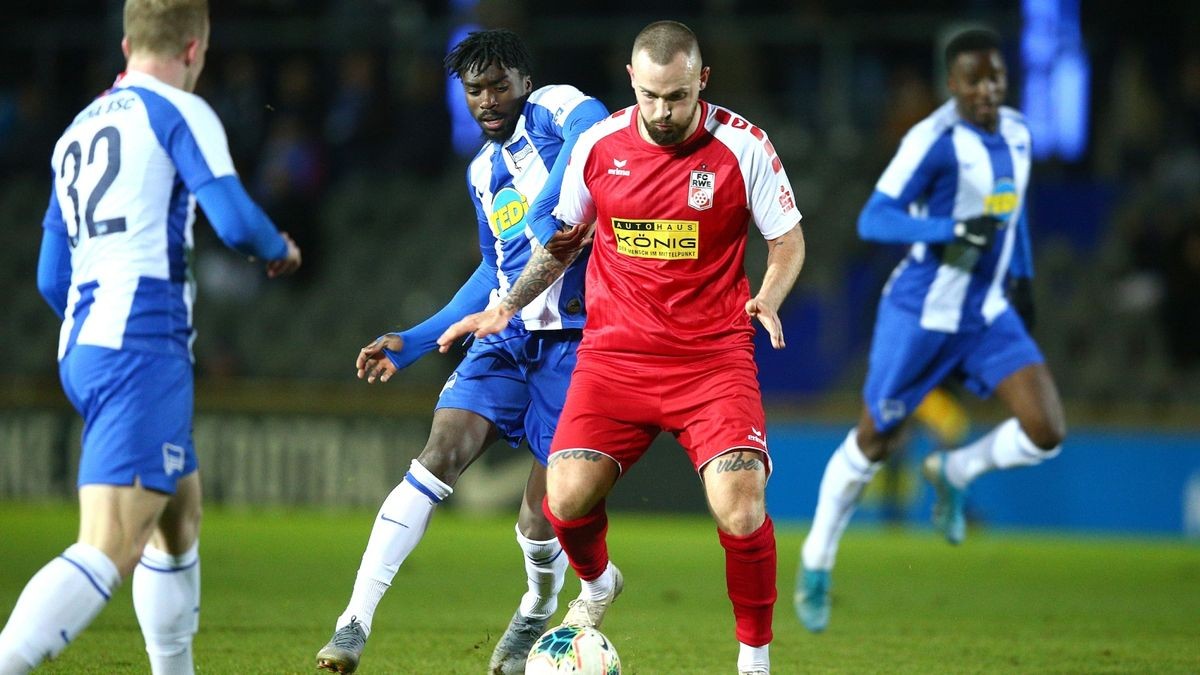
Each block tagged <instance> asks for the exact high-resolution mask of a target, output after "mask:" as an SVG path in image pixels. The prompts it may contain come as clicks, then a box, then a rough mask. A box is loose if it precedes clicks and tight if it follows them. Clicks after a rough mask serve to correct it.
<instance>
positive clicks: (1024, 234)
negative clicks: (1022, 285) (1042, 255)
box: [1008, 209, 1033, 279]
mask: <svg viewBox="0 0 1200 675" xmlns="http://www.w3.org/2000/svg"><path fill="white" fill-rule="evenodd" d="M1026 213H1027V212H1026V211H1025V209H1021V217H1020V218H1018V219H1017V239H1016V242H1015V245H1014V246H1013V256H1012V262H1011V263H1010V264H1009V266H1008V273H1009V274H1010V275H1011V276H1014V277H1017V278H1020V279H1032V278H1033V246H1032V245H1031V244H1030V241H1029V219H1028V217H1026V215H1025V214H1026Z"/></svg>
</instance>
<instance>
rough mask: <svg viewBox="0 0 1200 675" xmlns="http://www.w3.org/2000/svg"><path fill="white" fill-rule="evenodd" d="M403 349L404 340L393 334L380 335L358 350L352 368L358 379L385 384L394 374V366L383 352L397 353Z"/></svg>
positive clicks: (395, 370)
mask: <svg viewBox="0 0 1200 675" xmlns="http://www.w3.org/2000/svg"><path fill="white" fill-rule="evenodd" d="M403 347H404V338H402V337H400V336H399V335H396V334H395V333H388V334H386V335H380V336H379V337H377V338H375V340H373V341H372V342H371V344H369V345H367V346H366V347H363V348H362V349H360V350H358V358H357V359H355V361H354V366H355V367H356V368H358V379H360V380H366V381H367V382H368V383H371V384H374V382H375V381H376V380H379V381H380V382H387V381H388V380H390V379H392V376H393V375H395V374H396V372H397V369H396V366H395V365H393V364H392V361H391V359H389V358H388V357H387V354H384V353H383V350H385V349H390V350H391V351H394V352H398V351H400V350H401V349H402V348H403Z"/></svg>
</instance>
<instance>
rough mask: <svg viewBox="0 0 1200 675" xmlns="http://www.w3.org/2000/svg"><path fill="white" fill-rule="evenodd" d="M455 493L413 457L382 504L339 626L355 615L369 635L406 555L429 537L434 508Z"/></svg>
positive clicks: (338, 623)
mask: <svg viewBox="0 0 1200 675" xmlns="http://www.w3.org/2000/svg"><path fill="white" fill-rule="evenodd" d="M453 492H454V488H452V487H450V486H449V485H446V484H445V483H443V482H442V481H441V480H439V479H438V478H437V476H434V475H433V474H432V473H431V472H430V471H429V469H426V468H425V467H424V466H422V465H421V463H420V462H418V461H417V460H415V459H414V460H413V461H412V464H410V465H409V468H408V473H406V474H404V480H403V481H401V482H400V484H399V485H397V486H396V487H395V489H393V490H392V492H391V494H389V495H388V496H387V499H385V500H383V506H381V507H379V515H378V516H377V517H376V518H375V526H374V527H372V528H371V538H370V539H368V540H367V548H366V550H365V551H363V557H362V563H361V564H360V565H359V567H358V576H357V577H356V578H355V580H354V591H353V592H352V593H351V594H350V604H348V605H347V606H346V611H344V612H342V615H341V616H340V617H338V620H337V625H336V626H335V629H336V628H341V627H342V626H345V625H346V624H348V623H350V619H352V618H357V619H358V621H359V623H360V624H362V628H363V630H364V631H365V632H366V633H367V635H370V634H371V620H372V619H373V618H374V616H375V608H376V607H378V606H379V601H380V600H381V599H382V598H383V594H384V593H385V592H387V589H388V588H389V587H390V586H391V585H392V579H393V578H394V577H395V576H396V572H398V571H399V570H400V565H401V564H402V563H403V562H404V559H405V558H407V557H408V554H410V553H412V552H413V549H415V548H416V547H417V544H419V543H420V542H421V537H423V536H425V530H426V529H427V528H428V527H429V520H430V518H432V517H433V509H434V507H435V506H437V505H438V504H440V503H441V502H442V500H444V499H445V498H446V497H449V496H450V495H451V493H453Z"/></svg>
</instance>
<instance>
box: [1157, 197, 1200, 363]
mask: <svg viewBox="0 0 1200 675" xmlns="http://www.w3.org/2000/svg"><path fill="white" fill-rule="evenodd" d="M1165 251H1166V256H1165V260H1164V261H1163V262H1164V265H1163V267H1164V269H1163V272H1164V274H1163V281H1164V289H1163V291H1164V292H1163V303H1162V316H1163V325H1164V327H1165V328H1166V336H1167V345H1168V347H1169V348H1170V352H1171V358H1172V361H1173V365H1174V366H1175V367H1176V368H1178V369H1180V370H1182V371H1184V372H1182V373H1179V375H1182V376H1187V375H1189V374H1191V375H1194V374H1195V372H1196V368H1197V366H1200V202H1195V201H1194V202H1192V203H1191V205H1190V208H1189V209H1188V211H1187V212H1186V214H1185V215H1184V220H1183V222H1182V223H1180V227H1179V228H1178V230H1177V231H1176V232H1174V233H1173V235H1172V236H1171V238H1170V239H1169V240H1168V242H1167V246H1166V248H1165Z"/></svg>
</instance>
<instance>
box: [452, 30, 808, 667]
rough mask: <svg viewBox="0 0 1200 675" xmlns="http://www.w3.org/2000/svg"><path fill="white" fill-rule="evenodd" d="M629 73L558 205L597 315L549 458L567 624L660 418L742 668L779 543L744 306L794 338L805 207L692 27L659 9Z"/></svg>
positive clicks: (608, 593) (537, 276)
mask: <svg viewBox="0 0 1200 675" xmlns="http://www.w3.org/2000/svg"><path fill="white" fill-rule="evenodd" d="M627 70H628V71H629V76H630V81H631V83H632V85H633V89H634V92H635V93H636V95H637V104H636V105H634V106H630V107H628V108H625V109H624V110H620V111H618V112H617V113H615V114H613V115H612V116H611V117H609V118H607V119H605V120H602V121H601V122H598V123H597V124H596V125H595V126H593V127H592V128H591V129H589V130H588V131H587V132H585V133H584V134H583V135H582V136H580V138H579V141H578V142H577V144H576V146H575V149H574V151H573V152H572V154H571V160H570V165H569V166H568V168H567V172H566V175H565V177H564V179H563V186H562V191H561V193H560V200H559V204H558V207H557V209H556V210H555V215H556V216H557V217H558V218H559V219H560V220H561V221H563V222H564V223H566V224H567V225H576V226H579V227H576V228H574V229H573V230H568V231H564V232H562V233H559V238H560V240H561V239H567V238H573V239H582V238H583V235H581V234H579V232H578V231H579V230H580V228H587V227H589V226H593V227H594V229H593V230H591V231H590V233H589V234H590V236H592V237H594V240H593V244H592V245H593V249H592V254H591V260H590V262H589V265H588V269H587V283H586V297H587V305H588V319H587V323H586V325H585V327H584V332H583V341H582V343H581V344H580V346H579V351H578V355H579V358H578V364H577V365H576V368H575V372H574V374H573V376H572V379H571V385H570V388H569V389H568V392H567V401H566V405H565V408H564V409H563V412H562V417H561V418H560V419H559V423H558V429H557V431H556V433H555V435H554V441H553V444H552V446H551V455H550V461H549V465H548V469H547V496H546V502H545V511H546V515H547V517H548V518H549V520H550V522H551V524H552V525H553V526H554V530H555V533H556V534H557V535H558V538H559V540H560V541H561V543H562V546H563V549H564V550H566V552H567V556H568V558H569V559H570V562H571V566H572V567H573V568H574V569H575V572H576V573H577V574H578V575H579V578H580V579H581V581H582V586H583V588H582V591H581V592H580V595H579V598H577V599H576V600H574V601H572V602H571V606H570V609H568V611H567V615H566V617H565V618H564V621H563V622H564V623H568V624H576V625H591V626H599V625H600V622H601V620H602V619H603V617H604V614H605V612H606V611H607V609H608V606H609V605H610V604H611V603H612V601H613V599H615V598H616V596H617V595H618V594H619V593H620V592H621V589H622V586H623V579H622V577H621V573H620V571H619V570H618V569H617V568H616V567H615V566H614V565H613V564H612V563H611V562H610V561H609V558H608V548H607V543H606V540H605V535H606V532H607V529H608V518H607V515H606V512H605V507H604V499H605V497H606V496H607V495H608V493H609V491H610V490H611V489H612V487H613V484H614V483H615V482H616V480H617V478H618V477H619V476H620V475H621V473H622V472H624V471H625V470H627V469H628V468H629V467H630V466H632V465H633V464H634V463H635V462H636V461H637V460H638V459H639V458H640V457H641V456H642V455H643V454H644V453H645V451H646V450H647V448H648V447H649V445H650V443H651V441H653V440H654V437H655V436H657V435H658V434H659V432H661V431H667V432H670V433H671V434H673V435H674V436H675V437H676V438H677V439H678V440H679V443H680V444H681V445H682V446H683V448H684V449H685V450H686V452H687V454H688V456H689V457H690V458H691V460H692V463H693V465H694V466H695V467H696V471H697V472H698V473H699V474H700V477H701V479H702V480H703V483H704V490H705V495H706V497H707V500H708V505H709V508H710V510H711V511H712V514H713V517H714V519H715V520H716V524H717V533H718V536H719V537H720V541H721V545H722V546H723V547H724V548H725V575H726V585H727V588H728V592H729V599H730V601H731V602H732V603H733V613H734V618H735V622H736V630H735V633H736V636H737V639H738V641H739V643H740V644H741V646H740V652H739V654H738V661H737V666H738V672H739V673H742V674H765V673H768V672H769V671H770V659H769V654H768V647H769V644H770V642H771V615H772V611H773V608H774V604H775V596H776V590H775V578H776V564H775V559H776V556H775V531H774V527H773V525H772V523H771V519H770V517H769V516H768V515H767V513H766V500H765V488H766V482H767V475H768V473H769V471H770V457H769V455H768V454H767V440H766V433H765V429H766V426H765V417H764V413H763V407H762V396H761V394H760V392H759V386H758V379H757V372H758V370H757V367H756V366H755V363H754V347H753V342H752V338H753V335H754V326H753V323H752V322H751V317H756V318H757V319H758V320H759V322H761V323H762V324H763V326H764V327H765V328H766V329H767V331H768V332H769V333H770V336H771V344H772V346H774V347H775V348H776V349H781V348H782V347H783V346H784V340H783V332H782V329H781V327H780V323H779V316H778V309H779V306H780V303H782V302H783V299H784V297H785V296H786V295H787V293H788V292H789V291H790V290H791V287H792V285H793V283H795V280H796V276H797V275H798V274H799V272H800V268H801V266H802V265H803V262H804V236H803V233H802V231H801V228H800V213H799V211H797V210H796V204H795V201H794V199H793V197H792V188H791V185H790V184H789V183H788V179H787V175H786V173H785V172H784V170H783V166H782V164H781V163H780V161H779V158H778V156H777V155H776V154H775V149H774V148H773V147H772V145H771V142H770V141H769V140H768V139H767V136H766V134H765V133H763V131H762V130H761V129H759V128H758V127H756V126H754V125H752V124H750V123H749V122H747V121H746V120H745V119H743V118H741V117H739V116H738V115H736V114H735V113H733V112H731V111H729V110H727V109H725V108H721V107H719V106H716V105H713V104H710V103H708V102H705V101H702V100H700V92H701V90H703V89H704V87H705V86H706V85H707V83H708V77H709V69H708V67H706V66H704V65H703V63H702V61H701V57H700V48H699V45H698V43H697V42H696V37H695V35H694V34H693V33H692V31H691V30H689V29H688V28H687V27H686V26H684V25H683V24H680V23H677V22H674V21H660V22H656V23H653V24H650V25H649V26H647V27H646V28H645V29H643V30H642V32H641V33H639V34H638V36H637V38H636V40H635V41H634V45H633V55H632V59H631V63H630V65H629V66H627ZM751 221H753V222H754V223H755V225H756V226H757V227H758V230H759V232H760V233H761V234H762V236H763V237H764V238H765V239H766V240H767V242H768V246H769V254H768V257H767V270H766V273H765V275H764V277H763V283H762V286H761V288H760V289H759V292H758V294H757V295H755V296H751V295H750V284H749V281H748V280H747V278H746V275H745V272H744V271H743V259H744V256H745V249H746V233H747V228H748V226H749V224H750V222H751ZM541 238H542V239H543V240H545V237H541ZM551 249H554V251H553V252H551V251H547V250H546V249H541V250H540V251H538V252H536V253H535V254H534V256H533V258H532V259H531V260H530V263H529V264H528V265H527V266H526V268H525V272H524V273H523V274H522V276H521V278H520V279H518V281H517V282H516V283H515V284H514V286H513V288H512V289H511V290H510V291H509V294H508V295H507V296H506V297H505V298H504V299H503V300H502V301H501V302H500V303H499V304H497V305H496V306H495V307H493V308H491V309H489V310H487V311H485V312H482V313H479V314H474V315H471V316H468V317H466V318H464V319H463V320H462V321H460V322H459V323H457V324H455V325H454V326H452V327H451V328H450V329H449V330H447V331H446V333H444V334H443V335H442V338H441V339H440V340H439V342H440V343H441V344H442V345H444V346H447V347H448V346H449V345H450V344H451V343H452V342H453V341H454V340H455V339H456V338H457V337H460V336H461V335H463V334H465V333H468V332H474V333H475V334H476V335H477V336H482V335H487V334H490V333H492V332H494V330H498V329H499V328H502V327H503V326H504V325H505V324H506V323H507V320H508V318H509V317H511V316H512V315H513V313H515V312H516V311H517V309H518V308H519V307H521V306H523V304H524V302H525V301H526V300H527V299H529V298H532V297H534V296H536V295H537V293H539V292H540V291H539V290H538V289H539V288H541V289H544V288H545V287H546V286H547V285H548V283H549V282H551V281H553V280H554V279H555V278H556V277H557V274H558V272H559V270H561V269H562V265H563V262H562V261H560V260H558V259H556V258H555V257H554V253H557V252H559V250H558V247H556V246H551ZM531 294H532V295H531Z"/></svg>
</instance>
